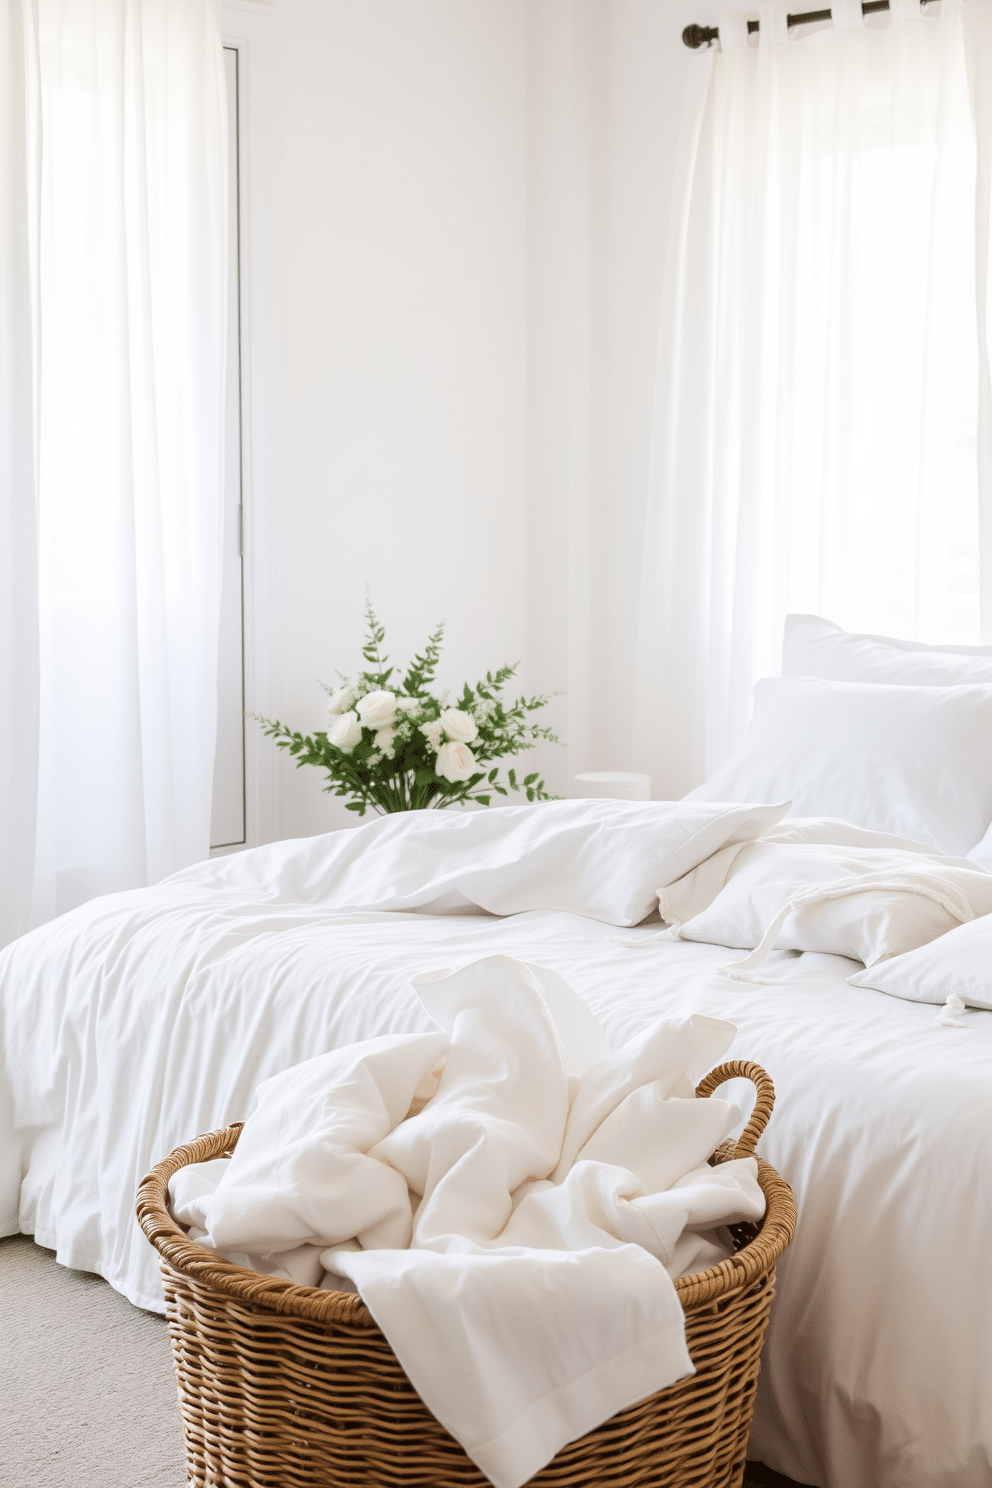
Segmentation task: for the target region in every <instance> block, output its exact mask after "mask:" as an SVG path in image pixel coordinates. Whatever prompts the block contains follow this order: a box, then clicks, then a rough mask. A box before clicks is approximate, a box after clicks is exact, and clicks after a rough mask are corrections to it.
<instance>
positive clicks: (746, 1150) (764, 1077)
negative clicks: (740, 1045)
mask: <svg viewBox="0 0 992 1488" xmlns="http://www.w3.org/2000/svg"><path fill="white" fill-rule="evenodd" d="M740 1079H743V1080H750V1081H751V1084H752V1085H753V1086H754V1088H755V1090H756V1091H757V1093H758V1094H757V1099H756V1100H755V1102H754V1110H753V1111H752V1112H751V1119H750V1120H749V1121H748V1124H747V1126H746V1127H745V1128H744V1130H743V1131H742V1132H741V1134H740V1137H739V1138H738V1140H737V1146H736V1148H735V1149H734V1156H735V1157H750V1156H751V1154H752V1153H753V1152H754V1149H755V1147H756V1146H757V1145H758V1138H759V1137H760V1136H761V1133H762V1132H763V1131H764V1129H765V1127H766V1126H767V1125H768V1118H769V1116H770V1115H771V1114H772V1107H773V1106H774V1104H775V1086H774V1085H773V1084H772V1081H771V1076H770V1075H768V1074H766V1072H765V1071H764V1070H763V1069H762V1068H761V1065H760V1064H755V1063H754V1062H753V1061H752V1060H749V1059H728V1060H727V1062H726V1064H718V1065H717V1067H716V1069H713V1070H710V1072H709V1074H708V1075H705V1076H704V1077H703V1079H702V1080H700V1082H699V1084H698V1085H697V1086H696V1095H697V1096H699V1097H700V1098H702V1097H705V1096H708V1095H712V1094H713V1092H714V1090H718V1089H719V1088H720V1086H721V1085H722V1084H724V1082H725V1081H727V1080H740Z"/></svg>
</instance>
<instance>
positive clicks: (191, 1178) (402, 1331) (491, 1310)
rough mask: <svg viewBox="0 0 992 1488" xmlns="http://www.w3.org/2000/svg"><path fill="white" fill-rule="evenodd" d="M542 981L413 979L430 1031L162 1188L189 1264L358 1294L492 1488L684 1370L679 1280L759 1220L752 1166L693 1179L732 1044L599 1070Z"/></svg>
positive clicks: (327, 1060) (481, 967)
mask: <svg viewBox="0 0 992 1488" xmlns="http://www.w3.org/2000/svg"><path fill="white" fill-rule="evenodd" d="M554 980H555V983H556V985H555V988H554V993H555V995H554V997H553V998H549V997H548V995H547V990H548V975H547V973H542V972H541V970H540V969H538V968H536V967H530V966H527V965H526V964H524V963H522V962H519V961H516V960H514V959H513V958H511V957H507V956H492V957H488V958H486V959H485V960H482V961H479V962H476V963H474V964H473V965H470V966H467V967H464V968H463V969H461V970H459V971H455V972H442V973H434V974H428V975H423V976H419V977H417V978H416V979H415V986H416V987H417V990H418V993H419V996H420V998H421V1000H422V1002H423V1005H424V1007H425V1009H426V1010H427V1012H428V1013H429V1014H430V1016H431V1018H432V1019H433V1021H434V1023H435V1024H436V1025H437V1030H438V1031H437V1032H434V1033H423V1034H409V1035H397V1036H386V1037H382V1038H376V1039H371V1040H368V1041H367V1042H365V1043H361V1044H355V1045H352V1046H350V1047H347V1048H344V1049H341V1050H338V1051H336V1052H334V1053H331V1054H326V1055H322V1056H321V1057H319V1058H317V1059H314V1060H311V1061H309V1063H307V1064H303V1065H300V1066H298V1067H296V1068H295V1069H291V1070H288V1071H286V1072H285V1073H283V1074H281V1075H278V1076H276V1077H275V1078H273V1079H270V1080H268V1081H266V1082H265V1083H263V1084H262V1085H261V1086H260V1087H259V1090H258V1101H257V1106H256V1109H255V1110H254V1112H253V1113H252V1115H251V1116H250V1117H249V1119H248V1121H247V1123H246V1125H245V1127H244V1130H243V1132H242V1135H241V1138H240V1141H239V1143H238V1147H237V1150H236V1152H235V1154H234V1156H233V1158H232V1159H231V1160H230V1162H223V1161H222V1162H219V1163H214V1164H205V1165H203V1168H206V1169H210V1171H209V1172H205V1171H203V1169H200V1170H197V1169H196V1168H192V1169H186V1170H184V1171H183V1172H181V1173H179V1174H177V1175H176V1177H175V1178H174V1179H173V1184H172V1207H173V1212H174V1214H175V1215H176V1217H177V1219H179V1220H180V1221H182V1222H183V1223H185V1224H188V1225H190V1226H192V1227H193V1228H192V1229H191V1234H192V1235H193V1237H194V1238H197V1239H199V1240H200V1242H201V1243H202V1244H204V1245H206V1246H210V1247H213V1248H215V1249H217V1250H219V1251H222V1252H223V1253H225V1254H227V1255H228V1256H231V1257H232V1258H234V1257H237V1258H238V1259H240V1260H244V1259H246V1258H249V1257H251V1258H257V1257H264V1258H265V1259H262V1260H257V1261H256V1264H258V1265H260V1267H261V1269H265V1270H268V1271H270V1272H275V1273H276V1274H284V1275H288V1276H290V1277H291V1278H292V1279H294V1280H297V1281H302V1280H307V1279H308V1280H310V1281H314V1280H316V1278H317V1276H318V1275H319V1274H320V1270H321V1268H326V1270H327V1272H328V1273H329V1276H328V1277H327V1279H326V1281H325V1284H329V1285H333V1286H338V1287H340V1286H349V1285H350V1286H352V1287H357V1289H358V1291H359V1292H360V1293H361V1295H362V1298H363V1300H364V1301H365V1303H366V1304H367V1306H368V1308H369V1310H370V1312H371V1313H372V1315H373V1316H374V1317H375V1319H376V1321H377V1322H378V1324H379V1325H380V1327H381V1328H382V1330H383V1332H384V1333H385V1335H386V1337H387V1338H388V1339H389V1342H390V1344H391V1346H392V1348H393V1350H394V1351H395V1353H396V1355H397V1357H398V1358H399V1360H400V1362H401V1363H402V1365H403V1367H404V1369H405V1370H406V1372H407V1374H408V1376H409V1377H410V1379H411V1381H412V1382H413V1384H414V1386H415V1388H416V1389H417V1391H418V1393H419V1394H420V1395H421V1397H422V1399H423V1400H424V1402H425V1403H426V1404H427V1406H428V1407H429V1408H430V1409H431V1410H432V1411H433V1412H434V1414H435V1415H436V1416H437V1417H438V1419H439V1420H440V1421H441V1422H442V1423H443V1424H444V1425H445V1426H446V1427H447V1429H448V1430H449V1431H450V1432H451V1433H452V1435H453V1436H455V1437H456V1438H457V1439H458V1441H460V1442H461V1444H462V1445H463V1447H464V1448H465V1450H466V1452H467V1453H468V1454H469V1456H470V1457H471V1458H472V1459H473V1461H475V1462H476V1463H477V1464H478V1466H479V1467H480V1468H481V1469H482V1471H483V1472H484V1473H485V1474H486V1475H487V1476H488V1477H489V1478H490V1479H491V1481H492V1482H494V1483H495V1484H496V1485H497V1488H517V1485H519V1484H521V1483H524V1482H526V1480H527V1479H528V1478H530V1477H531V1476H532V1475H533V1474H534V1473H535V1472H537V1471H538V1470H539V1469H540V1468H541V1467H542V1466H543V1465H544V1464H545V1463H547V1462H548V1461H550V1459H551V1458H552V1457H553V1456H554V1455H555V1453H556V1452H557V1451H558V1449H559V1448H560V1447H561V1446H563V1445H564V1444H565V1443H566V1442H568V1441H571V1440H573V1439H575V1438H576V1437H579V1436H582V1435H583V1434H584V1433H585V1432H587V1431H590V1430H592V1429H593V1428H594V1427H595V1426H597V1425H599V1424H600V1423H601V1422H602V1421H604V1420H607V1419H608V1418H609V1417H610V1416H612V1415H614V1414H615V1413H616V1412H617V1411H619V1410H623V1409H624V1408H625V1407H627V1406H629V1405H631V1404H633V1403H634V1402H636V1401H638V1400H641V1399H644V1398H645V1397H646V1396H648V1395H651V1394H653V1393H654V1392H655V1391H657V1390H660V1389H663V1388H664V1387H665V1386H667V1385H669V1384H672V1383H673V1382H674V1381H675V1380H677V1379H680V1378H682V1377H683V1376H684V1375H687V1374H691V1373H692V1372H693V1366H692V1362H691V1360H690V1358H689V1355H688V1352H687V1349H686V1344H685V1325H684V1317H683V1314H682V1310H681V1308H680V1306H679V1302H678V1298H677V1295H676V1292H675V1289H674V1286H673V1284H672V1278H673V1277H674V1276H678V1275H680V1274H682V1273H683V1272H685V1271H689V1270H697V1269H699V1268H700V1267H705V1266H708V1265H711V1264H713V1262H714V1261H717V1260H721V1259H723V1258H724V1256H725V1255H726V1254H727V1253H728V1247H727V1246H726V1245H725V1244H723V1243H721V1239H720V1237H719V1236H717V1235H715V1234H714V1233H713V1232H714V1231H715V1230H716V1229H717V1227H719V1226H722V1225H727V1224H732V1223H734V1222H735V1221H737V1220H740V1219H745V1218H746V1219H757V1218H759V1217H760V1216H761V1215H762V1214H763V1213H764V1197H763V1195H762V1193H761V1189H760V1188H759V1186H758V1183H757V1176H756V1164H755V1163H754V1160H753V1159H744V1160H739V1161H735V1162H731V1163H725V1164H722V1165H720V1166H719V1167H718V1168H711V1167H709V1166H708V1165H707V1162H706V1159H707V1158H708V1157H709V1155H710V1154H711V1153H712V1152H713V1150H714V1148H715V1147H716V1146H717V1145H718V1144H719V1143H720V1142H721V1141H722V1140H723V1139H724V1137H725V1136H726V1135H727V1134H728V1132H729V1131H730V1130H731V1129H732V1127H733V1126H734V1125H735V1124H736V1123H737V1122H738V1121H739V1120H740V1112H739V1111H738V1110H737V1108H736V1107H735V1106H733V1105H730V1104H729V1103H727V1102H726V1101H721V1100H716V1099H710V1100H705V1101H698V1100H696V1099H695V1098H694V1089H695V1084H696V1082H697V1081H698V1079H699V1078H700V1077H701V1076H702V1075H703V1073H705V1071H706V1070H708V1069H710V1068H711V1067H712V1066H713V1065H714V1064H715V1063H716V1062H717V1061H718V1060H719V1058H720V1057H721V1055H722V1054H724V1053H725V1052H726V1049H727V1048H728V1046H729V1044H730V1042H731V1039H732V1037H733V1034H734V1032H735V1030H734V1028H733V1025H731V1024H729V1023H725V1022H722V1021H719V1020H717V1019H713V1018H707V1017H704V1016H702V1015H698V1014H697V1015H696V1016H694V1017H692V1018H690V1019H689V1020H688V1021H685V1022H681V1023H678V1022H660V1023H657V1024H655V1025H653V1026H651V1027H649V1028H648V1029H646V1030H645V1031H644V1032H643V1033H641V1034H640V1035H638V1037H637V1038H635V1039H634V1040H633V1041H632V1042H630V1043H629V1044H627V1045H626V1046H625V1047H624V1048H622V1049H621V1050H620V1051H619V1052H618V1053H616V1054H613V1055H611V1054H610V1053H609V1049H608V1045H607V1043H606V1039H605V1036H604V1035H602V1034H601V1033H598V1037H597V1033H596V1031H595V1030H594V1029H590V1028H589V1026H588V1022H589V1020H590V1016H591V1015H589V1014H588V1012H587V1011H586V1010H585V1009H584V1008H582V1007H581V1004H579V1003H578V999H575V998H574V994H571V993H569V992H568V989H567V988H564V984H563V983H562V982H561V979H560V978H555V979H554ZM573 1004H574V1005H573ZM582 1020H586V1021H585V1023H584V1025H583V1035H584V1036H583V1037H582V1038H580V1039H576V1037H575V1031H574V1030H575V1027H576V1023H577V1021H578V1022H579V1023H582ZM559 1024H561V1026H562V1028H564V1029H566V1030H567V1031H568V1040H567V1042H566V1041H564V1040H563V1038H562V1036H561V1032H560V1031H559ZM590 1061H594V1062H591V1063H590ZM218 1179H219V1181H218ZM280 1262H283V1264H280ZM308 1265H309V1266H310V1267H311V1268H312V1273H311V1275H310V1276H309V1277H307V1276H306V1275H305V1271H306V1268H307V1266H308ZM301 1268H302V1269H301Z"/></svg>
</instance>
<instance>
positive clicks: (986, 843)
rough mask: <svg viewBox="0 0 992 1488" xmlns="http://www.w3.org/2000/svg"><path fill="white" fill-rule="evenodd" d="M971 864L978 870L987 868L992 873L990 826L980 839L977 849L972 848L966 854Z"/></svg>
mask: <svg viewBox="0 0 992 1488" xmlns="http://www.w3.org/2000/svg"><path fill="white" fill-rule="evenodd" d="M968 859H969V861H970V862H972V863H977V864H978V866H979V867H980V868H987V869H988V871H989V873H992V825H990V826H989V829H988V831H987V832H986V833H985V836H984V837H983V838H982V840H981V842H980V843H979V844H978V846H977V847H973V848H972V849H971V852H970V853H969V854H968Z"/></svg>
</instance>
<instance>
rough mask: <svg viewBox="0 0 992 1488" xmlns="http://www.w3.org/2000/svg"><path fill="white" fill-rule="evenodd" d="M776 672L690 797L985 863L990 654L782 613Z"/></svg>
mask: <svg viewBox="0 0 992 1488" xmlns="http://www.w3.org/2000/svg"><path fill="white" fill-rule="evenodd" d="M782 670H783V676H782V677H779V678H766V679H764V680H763V681H760V682H758V683H757V685H756V687H755V692H754V714H753V717H752V720H751V725H750V728H749V729H748V732H747V735H746V737H745V739H744V741H743V743H742V744H741V745H740V747H739V748H738V749H737V750H736V751H735V752H734V753H733V754H732V755H731V756H730V758H729V759H727V760H726V761H725V762H724V763H723V764H722V765H721V766H720V768H719V769H718V770H717V772H716V774H715V775H714V776H712V777H711V779H710V780H708V781H707V782H706V784H705V785H702V786H699V787H697V789H696V790H694V791H692V792H690V794H689V797H688V798H687V799H690V800H699V801H754V802H760V801H780V800H783V799H791V801H792V810H791V815H793V816H804V817H805V816H831V817H841V818H843V819H844V820H846V821H850V822H854V823H856V824H857V825H858V826H861V827H865V828H869V829H871V830H874V831H876V832H888V833H893V834H895V835H897V836H900V837H904V838H912V839H913V840H914V841H917V842H920V843H925V844H927V845H928V846H930V847H932V848H937V849H938V850H939V851H940V852H944V853H949V854H951V855H952V856H964V855H966V854H967V855H968V856H969V857H971V859H972V860H973V861H975V862H978V863H982V864H983V865H985V866H988V867H990V868H992V647H949V646H926V645H921V644H919V643H917V642H911V641H899V640H893V639H887V638H886V637H882V636H869V635H849V634H847V633H845V632H844V631H843V630H841V629H840V627H839V626H836V625H833V624H831V623H830V621H827V620H821V619H819V618H818V617H816V616H813V615H790V616H789V617H788V618H787V620H786V626H785V645H784V652H783V668H782Z"/></svg>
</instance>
